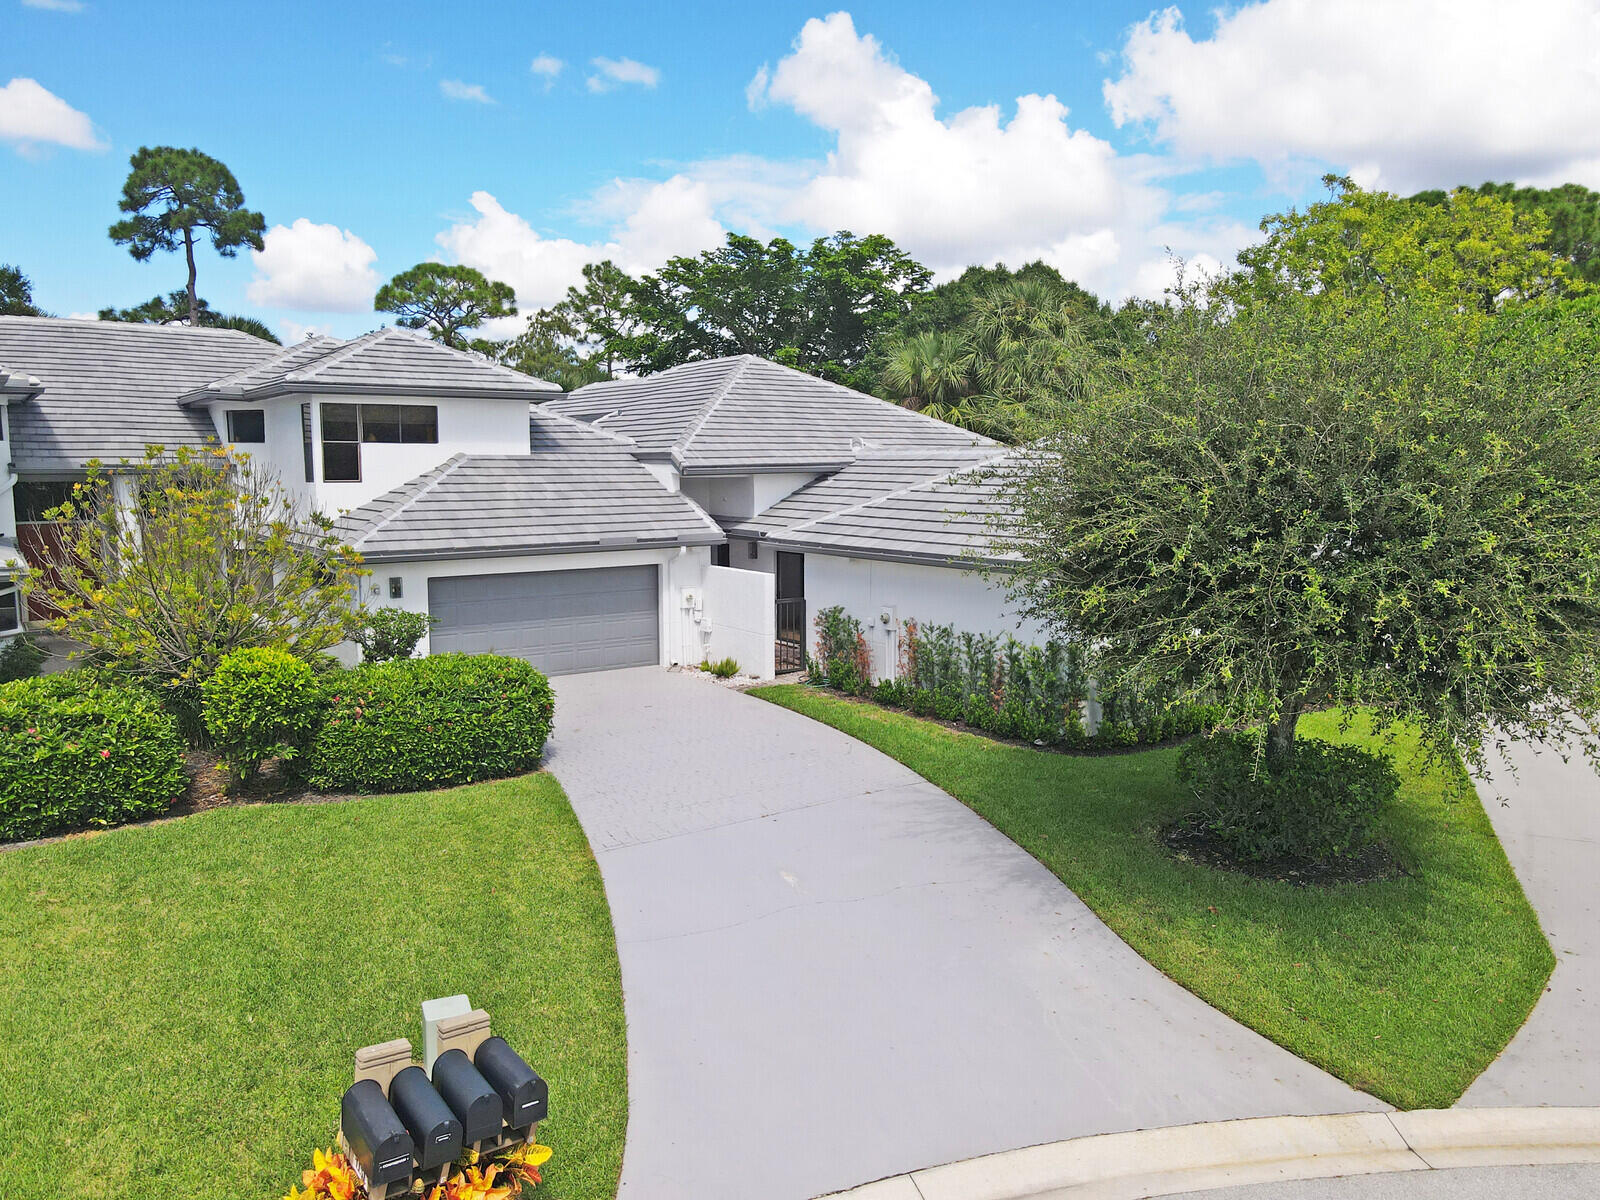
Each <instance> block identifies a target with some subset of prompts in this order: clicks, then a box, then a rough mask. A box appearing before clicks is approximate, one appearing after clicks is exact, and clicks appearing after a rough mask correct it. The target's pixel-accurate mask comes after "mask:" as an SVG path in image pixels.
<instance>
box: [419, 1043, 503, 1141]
mask: <svg viewBox="0 0 1600 1200" xmlns="http://www.w3.org/2000/svg"><path fill="white" fill-rule="evenodd" d="M433 1086H434V1087H436V1088H438V1089H439V1094H440V1095H441V1096H443V1097H444V1101H445V1103H446V1104H448V1105H449V1106H450V1111H451V1112H453V1113H455V1114H456V1116H457V1117H458V1118H460V1120H461V1131H462V1132H461V1136H462V1139H463V1140H464V1141H465V1142H466V1143H467V1144H468V1145H471V1144H472V1143H474V1142H481V1141H483V1140H484V1139H486V1138H498V1137H499V1136H500V1124H501V1118H502V1117H503V1115H504V1110H503V1108H502V1107H501V1104H500V1093H499V1092H497V1091H495V1090H494V1089H493V1088H492V1087H490V1086H489V1081H488V1080H487V1079H485V1078H484V1077H483V1076H482V1075H481V1074H480V1073H479V1071H478V1068H477V1067H475V1066H473V1065H472V1060H471V1059H470V1058H468V1057H467V1056H466V1054H465V1052H463V1051H461V1050H446V1051H445V1052H444V1053H443V1054H441V1055H439V1057H438V1058H436V1059H434V1060H433Z"/></svg>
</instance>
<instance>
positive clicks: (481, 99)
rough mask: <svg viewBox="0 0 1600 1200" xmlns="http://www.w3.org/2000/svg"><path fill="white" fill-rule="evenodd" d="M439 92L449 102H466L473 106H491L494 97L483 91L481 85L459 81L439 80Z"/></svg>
mask: <svg viewBox="0 0 1600 1200" xmlns="http://www.w3.org/2000/svg"><path fill="white" fill-rule="evenodd" d="M439 90H440V91H441V92H442V93H444V95H445V97H446V98H447V99H450V100H467V101H470V102H472V103H473V104H493V103H494V97H493V96H491V95H489V93H488V92H486V91H484V89H483V84H481V83H462V82H461V80H459V79H441V80H439Z"/></svg>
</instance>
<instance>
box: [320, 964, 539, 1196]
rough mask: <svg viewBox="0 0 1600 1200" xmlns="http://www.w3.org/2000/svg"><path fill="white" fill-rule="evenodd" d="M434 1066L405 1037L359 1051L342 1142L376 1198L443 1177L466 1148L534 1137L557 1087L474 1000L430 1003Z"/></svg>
mask: <svg viewBox="0 0 1600 1200" xmlns="http://www.w3.org/2000/svg"><path fill="white" fill-rule="evenodd" d="M423 1034H424V1046H425V1050H426V1053H425V1055H424V1062H423V1063H422V1064H420V1065H419V1064H417V1063H414V1062H412V1060H411V1043H410V1042H409V1041H407V1040H406V1039H405V1038H399V1039H397V1040H395V1041H392V1042H384V1043H382V1044H380V1045H376V1046H366V1047H363V1048H362V1049H360V1050H358V1051H356V1070H355V1082H354V1083H353V1084H351V1086H350V1088H349V1090H347V1091H346V1092H345V1094H344V1099H343V1100H342V1101H341V1102H340V1105H339V1140H340V1142H341V1143H342V1144H343V1146H344V1149H345V1152H346V1153H347V1154H348V1155H349V1158H350V1162H351V1165H352V1166H353V1167H354V1168H355V1170H356V1173H357V1174H358V1175H360V1177H361V1179H362V1181H363V1182H364V1183H365V1184H366V1186H367V1190H368V1195H369V1196H370V1197H371V1198H372V1200H383V1198H384V1197H385V1196H386V1195H387V1194H388V1193H389V1189H390V1188H391V1187H397V1188H398V1189H399V1190H404V1189H406V1188H409V1187H410V1185H411V1182H412V1180H413V1178H423V1179H427V1178H429V1177H435V1178H438V1177H442V1176H443V1174H444V1172H445V1170H446V1169H447V1168H448V1167H449V1166H450V1164H451V1163H453V1162H455V1161H456V1159H458V1158H460V1157H461V1154H462V1152H463V1151H464V1150H467V1149H472V1148H475V1149H477V1150H480V1151H484V1152H490V1153H492V1152H493V1151H495V1150H497V1149H500V1148H502V1147H505V1146H509V1145H513V1144H516V1143H520V1142H525V1141H531V1140H533V1135H534V1127H535V1126H536V1125H537V1124H538V1123H539V1122H540V1121H541V1120H543V1119H544V1118H545V1117H546V1116H547V1115H548V1114H549V1109H550V1089H549V1086H548V1085H547V1084H546V1083H545V1081H544V1080H543V1079H541V1078H540V1077H539V1075H538V1074H537V1073H536V1072H535V1071H534V1069H533V1068H532V1067H530V1066H529V1065H528V1064H527V1063H526V1062H525V1061H523V1058H522V1056H521V1055H520V1054H518V1053H517V1052H516V1051H515V1050H513V1049H512V1048H511V1047H510V1046H509V1045H507V1044H506V1041H505V1039H504V1038H500V1037H493V1036H491V1035H490V1033H489V1014H488V1013H486V1012H484V1011H482V1010H481V1009H472V1008H470V1007H469V1006H468V1005H467V1003H466V997H465V996H450V997H445V998H444V999H442V1000H430V1001H428V1003H426V1004H424V1005H423Z"/></svg>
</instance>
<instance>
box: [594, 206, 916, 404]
mask: <svg viewBox="0 0 1600 1200" xmlns="http://www.w3.org/2000/svg"><path fill="white" fill-rule="evenodd" d="M929 278H930V275H929V272H928V270H927V269H926V268H925V267H923V266H922V265H921V264H919V263H917V262H916V261H915V260H913V259H912V258H911V257H910V256H908V255H907V254H905V253H904V252H903V251H902V250H900V249H899V248H898V247H897V246H895V244H894V242H893V241H891V240H890V239H889V238H886V237H882V236H879V235H872V236H869V237H856V236H855V235H854V234H852V233H849V232H840V233H837V234H834V235H833V236H832V237H826V238H817V239H816V240H815V241H813V242H812V243H811V245H810V247H808V248H807V249H805V250H801V249H798V248H797V247H796V246H795V245H794V244H793V243H791V242H790V241H788V240H787V239H785V238H774V239H773V240H772V241H770V242H765V243H763V242H761V241H759V240H757V239H755V238H750V237H743V236H740V235H737V234H730V235H729V237H728V242H727V245H725V246H721V247H718V248H717V249H715V250H707V251H705V252H704V253H702V254H699V255H696V256H692V257H678V258H674V259H671V260H669V261H668V262H667V264H666V265H665V266H664V267H662V268H661V270H660V271H657V272H656V273H654V274H651V275H646V276H644V277H643V278H642V279H639V280H637V281H635V282H634V283H633V285H632V287H631V289H630V296H631V304H630V306H629V313H630V315H631V317H632V318H633V321H634V322H635V325H636V329H635V330H634V331H633V332H631V333H627V334H624V335H622V336H621V337H619V339H618V346H619V348H620V354H619V355H618V357H619V358H621V359H622V360H623V361H624V362H625V363H626V365H627V366H628V367H629V368H630V369H632V370H635V371H639V372H645V373H648V372H651V371H660V370H664V369H665V368H667V367H671V366H676V365H677V364H679V363H683V362H690V361H692V360H695V359H704V358H717V357H721V356H723V355H729V354H759V355H762V356H763V357H766V358H771V359H776V360H777V361H779V362H784V363H788V364H789V365H791V366H796V367H799V368H800V369H802V370H805V371H810V372H812V373H813V374H817V375H821V376H823V377H825V378H828V379H833V380H836V381H838V382H842V383H846V384H850V385H851V386H856V387H864V386H866V385H867V384H868V383H869V382H870V378H869V376H870V371H869V370H868V368H867V366H866V363H867V359H868V356H869V354H870V352H871V349H872V346H873V343H874V340H875V339H876V338H877V337H879V336H880V335H881V333H882V332H883V331H884V330H885V329H887V328H888V327H890V326H891V325H893V324H894V323H896V322H898V321H899V320H901V319H902V318H903V317H904V316H905V314H906V313H907V312H908V311H909V308H910V303H911V297H912V296H914V295H916V294H917V293H918V292H920V291H921V290H922V289H924V288H926V287H927V284H928V281H929Z"/></svg>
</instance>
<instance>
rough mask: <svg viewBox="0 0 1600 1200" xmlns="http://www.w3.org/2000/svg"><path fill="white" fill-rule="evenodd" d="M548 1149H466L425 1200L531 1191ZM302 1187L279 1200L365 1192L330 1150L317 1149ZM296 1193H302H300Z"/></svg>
mask: <svg viewBox="0 0 1600 1200" xmlns="http://www.w3.org/2000/svg"><path fill="white" fill-rule="evenodd" d="M550 1153H551V1152H550V1147H549V1146H541V1145H539V1144H538V1143H537V1142H522V1143H521V1144H519V1145H516V1146H511V1147H509V1148H507V1149H503V1150H498V1151H495V1152H493V1153H491V1154H483V1155H480V1154H479V1153H478V1152H477V1151H476V1150H468V1151H467V1152H466V1153H465V1154H463V1155H462V1156H461V1158H460V1159H458V1160H457V1161H456V1164H455V1165H454V1166H453V1167H451V1168H450V1171H449V1172H448V1174H446V1176H445V1179H444V1182H443V1183H436V1184H433V1185H432V1186H430V1187H428V1188H427V1189H426V1190H425V1191H424V1192H422V1195H423V1196H424V1198H425V1200H508V1198H509V1197H513V1196H520V1195H522V1193H523V1191H524V1190H525V1189H526V1190H528V1191H532V1190H533V1189H534V1188H535V1187H537V1186H538V1185H539V1184H540V1182H542V1180H541V1177H540V1174H539V1168H540V1167H542V1166H544V1164H545V1163H546V1162H548V1161H549V1160H550ZM300 1183H301V1187H300V1188H297V1187H291V1188H290V1189H289V1192H288V1195H286V1196H285V1197H284V1200H367V1189H366V1188H365V1187H364V1186H363V1185H362V1183H361V1181H360V1179H358V1178H357V1177H356V1173H355V1171H354V1169H353V1168H352V1167H351V1166H350V1161H349V1160H348V1159H347V1158H345V1156H344V1155H343V1154H339V1153H337V1152H335V1151H333V1150H316V1151H313V1152H312V1155H311V1166H310V1168H309V1169H307V1170H305V1171H303V1172H301V1175H300ZM301 1188H304V1190H303V1191H302V1190H301Z"/></svg>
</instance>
